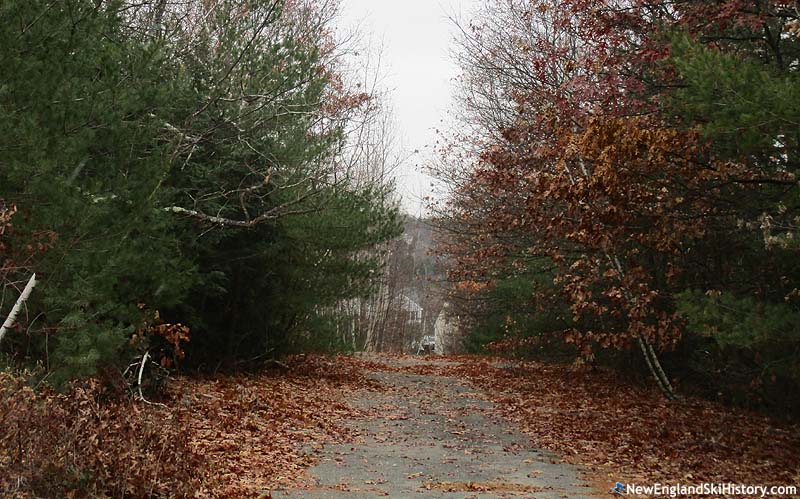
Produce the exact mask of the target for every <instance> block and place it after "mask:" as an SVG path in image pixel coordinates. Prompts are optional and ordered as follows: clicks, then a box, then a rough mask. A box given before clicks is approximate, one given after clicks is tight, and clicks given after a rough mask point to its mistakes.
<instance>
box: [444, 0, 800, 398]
mask: <svg viewBox="0 0 800 499" xmlns="http://www.w3.org/2000/svg"><path fill="white" fill-rule="evenodd" d="M797 16H798V11H797V8H796V5H794V4H793V3H792V2H780V1H777V2H766V3H764V2H755V3H754V2H746V1H741V2H740V1H725V2H669V3H666V4H665V3H663V2H658V3H654V2H647V1H634V2H606V1H599V2H598V1H574V2H573V1H570V2H566V3H563V2H559V3H552V2H527V1H512V0H507V1H506V0H502V1H492V2H485V3H484V6H483V9H482V10H481V15H480V16H478V18H477V20H475V21H474V22H472V23H470V24H463V25H461V26H460V28H461V35H460V38H459V46H458V50H457V56H458V58H459V59H458V60H459V63H460V65H461V68H462V70H463V76H462V79H461V82H460V88H461V91H460V92H461V93H460V99H461V100H460V107H459V109H460V115H461V116H462V121H463V123H464V124H465V125H464V127H463V130H461V131H458V132H455V133H452V134H450V136H449V140H448V142H447V144H446V145H445V147H443V148H442V151H441V153H440V156H441V160H440V164H439V166H437V167H436V168H437V170H438V171H437V173H438V174H439V176H440V178H442V179H444V181H446V182H447V183H448V184H449V185H450V186H452V188H453V189H454V195H453V196H452V198H451V199H450V200H449V201H448V202H447V203H445V204H443V205H440V206H439V207H438V210H439V215H440V225H441V226H442V227H443V229H444V231H445V235H444V236H443V241H442V244H441V247H440V251H441V253H442V254H443V255H445V256H447V257H448V259H449V261H450V262H451V267H450V270H449V276H450V280H451V282H452V284H453V290H454V291H453V292H454V293H455V294H456V295H461V296H462V299H463V300H477V301H478V302H479V303H481V304H482V306H481V307H480V308H475V307H473V310H478V312H477V313H472V314H471V316H472V318H473V322H474V323H476V324H477V325H478V330H480V328H481V326H480V325H481V324H486V321H495V322H497V321H498V320H499V319H501V318H502V320H504V321H506V322H507V323H509V324H515V325H516V326H514V327H510V328H506V330H507V331H508V332H507V333H504V332H503V330H502V328H494V330H493V331H494V333H493V335H491V337H487V338H486V340H487V341H491V340H496V341H497V343H496V345H497V346H501V347H502V346H506V347H515V346H516V347H520V348H522V349H523V350H525V349H527V350H528V351H536V350H537V349H541V348H544V347H542V345H544V344H545V343H548V344H550V343H553V342H555V343H556V344H557V345H556V346H553V345H550V346H549V347H547V348H554V349H556V350H558V349H559V348H562V349H563V348H567V349H568V350H571V351H573V352H574V355H575V356H577V357H579V358H580V359H582V360H583V361H585V362H588V363H595V362H598V361H602V360H608V357H609V354H608V353H606V352H612V353H611V354H610V355H611V356H612V357H617V358H619V355H618V354H613V352H614V351H622V352H624V351H630V350H637V351H641V353H642V354H643V355H642V358H643V359H644V362H643V364H642V367H643V368H646V369H647V370H648V371H649V372H650V374H651V375H652V378H653V379H654V380H655V382H656V383H657V385H658V386H659V387H660V388H661V389H662V391H664V392H665V394H666V395H667V396H669V397H673V396H674V395H675V391H674V389H673V387H672V386H671V382H670V375H672V376H673V377H678V376H679V377H681V378H683V379H687V381H688V386H687V388H688V389H689V390H693V389H696V388H697V387H698V386H701V387H703V388H702V389H705V390H708V391H709V392H710V393H714V394H718V395H716V396H722V397H723V398H725V399H734V400H737V401H738V402H739V403H748V404H756V405H759V404H765V405H767V406H771V407H773V408H780V409H783V408H787V407H792V409H791V410H792V411H796V401H797V397H796V395H797V390H798V381H799V380H800V377H798V373H799V372H800V371H798V365H799V364H798V356H797V351H798V350H797V348H798V337H797V334H796V326H794V325H793V324H795V318H796V315H797V278H798V275H797V270H798V267H797V265H796V259H797V244H796V237H797V228H798V226H797V220H798V215H800V214H799V213H798V211H797V210H798V205H797V201H798V183H797V178H796V173H797V168H798V162H797V147H798V137H799V136H798V127H797V117H798V116H800V113H798V108H797V102H798V100H797V98H796V93H797V90H798V88H800V87H799V86H798V81H797V71H796V70H797V67H796V66H797V57H798V49H799V48H800V43H799V42H800V40H798V37H797V30H796V26H797V23H798V18H797ZM517 286H521V287H522V288H520V289H522V290H524V292H525V293H526V296H528V297H529V298H528V300H527V302H528V305H527V306H526V307H524V308H523V309H519V308H512V307H508V302H507V301H500V302H499V303H498V301H497V300H495V299H493V297H495V298H496V297H498V296H503V294H502V293H504V291H503V290H504V289H510V288H513V287H517ZM493 317H494V319H493ZM740 326H741V327H740ZM484 343H485V342H484ZM525 345H527V347H526V346H525ZM558 345H561V346H560V347H559V346H558ZM622 355H625V354H622ZM662 358H663V359H664V362H665V363H668V364H669V366H668V368H667V369H665V368H662V367H661V365H660V364H661V359H662ZM667 373H669V374H667ZM710 393H709V394H710Z"/></svg>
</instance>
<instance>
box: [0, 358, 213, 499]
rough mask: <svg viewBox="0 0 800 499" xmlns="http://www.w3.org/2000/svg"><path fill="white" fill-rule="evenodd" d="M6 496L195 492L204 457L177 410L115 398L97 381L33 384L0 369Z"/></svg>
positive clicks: (0, 476) (0, 461) (0, 462)
mask: <svg viewBox="0 0 800 499" xmlns="http://www.w3.org/2000/svg"><path fill="white" fill-rule="evenodd" d="M0 400H2V401H3V403H2V404H0V496H2V497H22V498H24V497H105V496H110V497H115V498H144V497H193V496H194V493H195V492H196V491H198V490H200V487H201V485H202V480H203V478H202V476H198V473H197V470H198V469H200V468H201V466H202V460H201V457H200V456H199V455H197V454H195V453H194V452H193V451H192V449H191V448H190V447H189V445H188V442H189V436H188V432H187V431H186V430H185V429H184V425H183V424H182V422H181V421H180V416H177V415H176V414H178V413H171V412H170V411H169V410H167V409H166V408H163V409H162V408H160V407H151V406H144V405H141V404H137V403H133V402H131V401H129V400H128V399H123V400H119V399H115V398H113V397H112V396H111V395H110V393H109V391H107V390H105V389H104V388H103V387H102V386H101V384H100V383H99V382H98V381H82V382H79V383H73V384H72V385H71V386H70V388H69V390H68V391H67V392H65V393H62V394H58V393H55V392H53V391H51V390H49V389H44V390H42V391H34V390H33V389H32V388H30V387H29V386H28V385H27V384H26V380H25V378H23V377H22V376H19V375H13V374H9V373H0Z"/></svg>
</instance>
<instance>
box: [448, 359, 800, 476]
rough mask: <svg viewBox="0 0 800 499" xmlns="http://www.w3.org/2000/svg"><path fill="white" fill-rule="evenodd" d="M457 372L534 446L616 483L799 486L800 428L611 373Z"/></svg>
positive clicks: (536, 368)
mask: <svg viewBox="0 0 800 499" xmlns="http://www.w3.org/2000/svg"><path fill="white" fill-rule="evenodd" d="M459 360H460V361H461V365H460V366H459V367H457V368H455V369H451V375H455V376H461V377H466V378H468V379H469V380H471V381H472V382H473V383H474V384H476V385H477V386H479V387H481V388H482V389H484V390H485V391H486V392H487V393H488V394H489V395H490V396H491V398H492V399H493V401H494V402H495V407H496V410H497V411H499V412H500V413H502V414H503V415H504V416H505V417H506V418H507V419H509V420H511V421H513V422H514V423H516V424H517V425H518V426H519V427H520V428H521V429H522V430H523V431H524V432H525V433H526V434H527V435H529V436H530V437H531V440H532V442H533V444H534V445H536V446H539V447H543V448H545V449H549V450H554V451H558V452H559V453H561V454H562V455H563V456H564V459H565V460H567V461H569V462H573V463H576V464H581V465H584V466H586V467H589V468H590V469H592V470H594V471H595V474H596V473H598V472H600V473H605V474H607V476H606V478H607V479H608V480H609V483H613V481H624V480H628V481H632V482H633V483H642V484H647V483H655V482H661V483H676V482H683V483H687V482H691V483H702V482H709V483H719V482H733V483H754V484H763V483H770V484H775V485H781V484H782V485H786V484H794V483H796V480H797V477H798V473H799V472H800V461H798V453H797V452H798V449H800V428H798V427H797V426H792V425H789V424H781V423H778V422H775V421H772V420H770V419H768V418H766V417H764V416H761V415H758V414H755V413H750V412H745V411H742V410H735V409H731V408H728V407H724V406H721V405H719V404H716V403H712V402H709V401H706V400H702V399H697V398H688V397H687V398H684V399H681V400H679V401H677V402H668V401H666V400H665V399H664V398H663V397H662V396H661V395H660V394H659V393H657V392H655V391H653V390H646V389H643V388H641V387H638V386H635V385H634V384H632V383H631V382H630V381H628V380H625V379H623V378H622V377H621V376H619V375H616V374H615V373H611V372H599V373H589V372H577V371H574V370H571V369H570V368H569V367H567V366H563V365H549V364H542V363H535V362H532V363H526V364H523V365H520V366H517V367H515V368H514V369H504V368H499V367H496V365H494V364H493V363H492V362H491V361H490V360H488V359H480V358H470V357H462V358H460V359H459Z"/></svg>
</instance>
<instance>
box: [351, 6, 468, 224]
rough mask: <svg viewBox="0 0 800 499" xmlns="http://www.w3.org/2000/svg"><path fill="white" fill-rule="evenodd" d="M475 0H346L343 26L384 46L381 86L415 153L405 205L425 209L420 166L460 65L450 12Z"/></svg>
mask: <svg viewBox="0 0 800 499" xmlns="http://www.w3.org/2000/svg"><path fill="white" fill-rule="evenodd" d="M475 1H476V0H401V1H393V0H342V12H341V17H340V21H339V22H340V23H341V24H342V26H341V27H342V29H344V30H347V29H352V28H353V27H355V26H358V27H359V29H360V30H361V31H362V32H364V33H367V34H370V35H371V38H372V43H373V44H374V45H375V46H380V45H382V46H383V50H382V54H383V60H382V65H383V74H384V75H385V78H384V79H383V80H382V81H383V86H384V87H385V88H386V89H387V90H389V91H390V95H391V102H392V107H393V108H394V114H395V118H396V121H397V123H398V129H399V130H398V132H399V135H400V136H401V138H402V141H403V144H404V148H405V150H407V151H408V152H412V151H415V150H419V153H418V154H414V155H412V156H411V157H410V158H409V160H408V161H406V164H405V165H404V167H403V168H402V171H400V172H398V184H399V185H398V188H399V191H400V193H401V194H402V196H403V206H404V207H405V209H406V210H407V211H409V212H411V213H412V214H415V215H416V214H420V213H421V211H422V201H421V198H422V197H423V196H426V195H428V194H429V193H430V183H431V180H430V179H429V178H427V177H426V176H425V175H424V174H423V173H422V172H421V171H420V170H421V168H420V166H421V165H422V164H424V162H425V159H426V158H427V157H429V156H430V154H431V149H432V146H433V144H434V142H435V140H436V134H435V132H434V130H435V128H437V127H439V126H440V125H441V124H442V120H443V119H445V118H446V111H447V109H448V107H449V105H450V95H451V80H452V78H454V77H455V76H456V74H457V69H456V67H455V65H454V64H453V62H452V60H451V57H450V52H449V50H450V44H451V40H452V36H453V33H454V29H455V28H454V27H453V26H452V23H451V22H450V20H449V19H448V15H450V14H454V13H456V14H457V13H459V12H461V13H465V14H466V13H469V11H470V10H471V6H472V5H473V4H474V3H475Z"/></svg>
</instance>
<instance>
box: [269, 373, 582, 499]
mask: <svg viewBox="0 0 800 499" xmlns="http://www.w3.org/2000/svg"><path fill="white" fill-rule="evenodd" d="M382 361H384V362H394V363H395V364H397V363H399V362H409V361H403V360H389V359H382ZM410 362H415V361H413V360H412V361H410ZM416 362H426V361H421V360H420V361H416ZM431 362H436V361H431ZM372 375H373V376H374V377H375V378H376V379H378V380H379V381H380V382H382V383H383V384H385V385H386V386H388V387H389V390H387V391H382V392H375V391H366V390H365V391H364V392H363V393H361V394H360V395H359V397H358V398H357V399H356V400H354V401H350V402H351V403H354V404H356V405H358V406H360V407H362V408H365V409H369V410H372V412H373V414H374V416H373V417H371V418H368V419H364V420H354V421H352V422H351V427H352V429H354V430H355V431H356V432H357V433H358V434H359V435H360V437H359V438H357V441H356V442H355V443H352V444H348V445H328V446H325V448H323V449H322V450H321V451H319V454H318V457H319V462H318V464H317V465H316V466H315V467H313V468H311V469H310V470H309V474H310V477H311V482H313V483H314V485H312V486H310V487H309V488H308V489H304V490H299V489H298V490H287V491H281V492H273V493H272V494H273V497H274V498H276V499H277V498H291V499H366V498H385V497H389V498H394V499H404V498H420V499H439V498H452V499H456V498H458V499H465V498H475V499H490V498H491V499H499V498H536V499H561V498H570V499H588V498H591V497H594V498H595V499H596V497H597V496H596V495H595V496H592V495H591V494H592V493H591V489H590V488H589V487H588V485H587V484H585V483H584V482H582V481H581V480H580V478H579V477H578V470H577V468H575V467H573V466H570V465H566V464H562V463H558V462H557V461H556V460H555V459H554V457H553V456H552V455H550V454H548V453H547V452H545V451H542V450H539V449H535V448H531V447H530V446H529V445H528V444H527V441H528V439H527V438H526V437H525V436H523V435H522V434H520V433H518V432H516V431H514V430H513V429H512V428H511V427H509V426H508V424H506V423H505V422H504V421H502V420H500V419H498V418H496V417H495V416H494V415H493V414H492V413H491V411H490V409H491V403H490V402H488V401H487V400H486V397H485V396H484V395H483V394H482V393H479V392H477V391H476V390H475V389H474V388H472V387H470V386H468V385H467V384H466V383H465V382H463V381H462V380H459V379H456V378H451V377H442V376H429V375H417V374H406V373H398V372H376V373H373V374H372Z"/></svg>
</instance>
